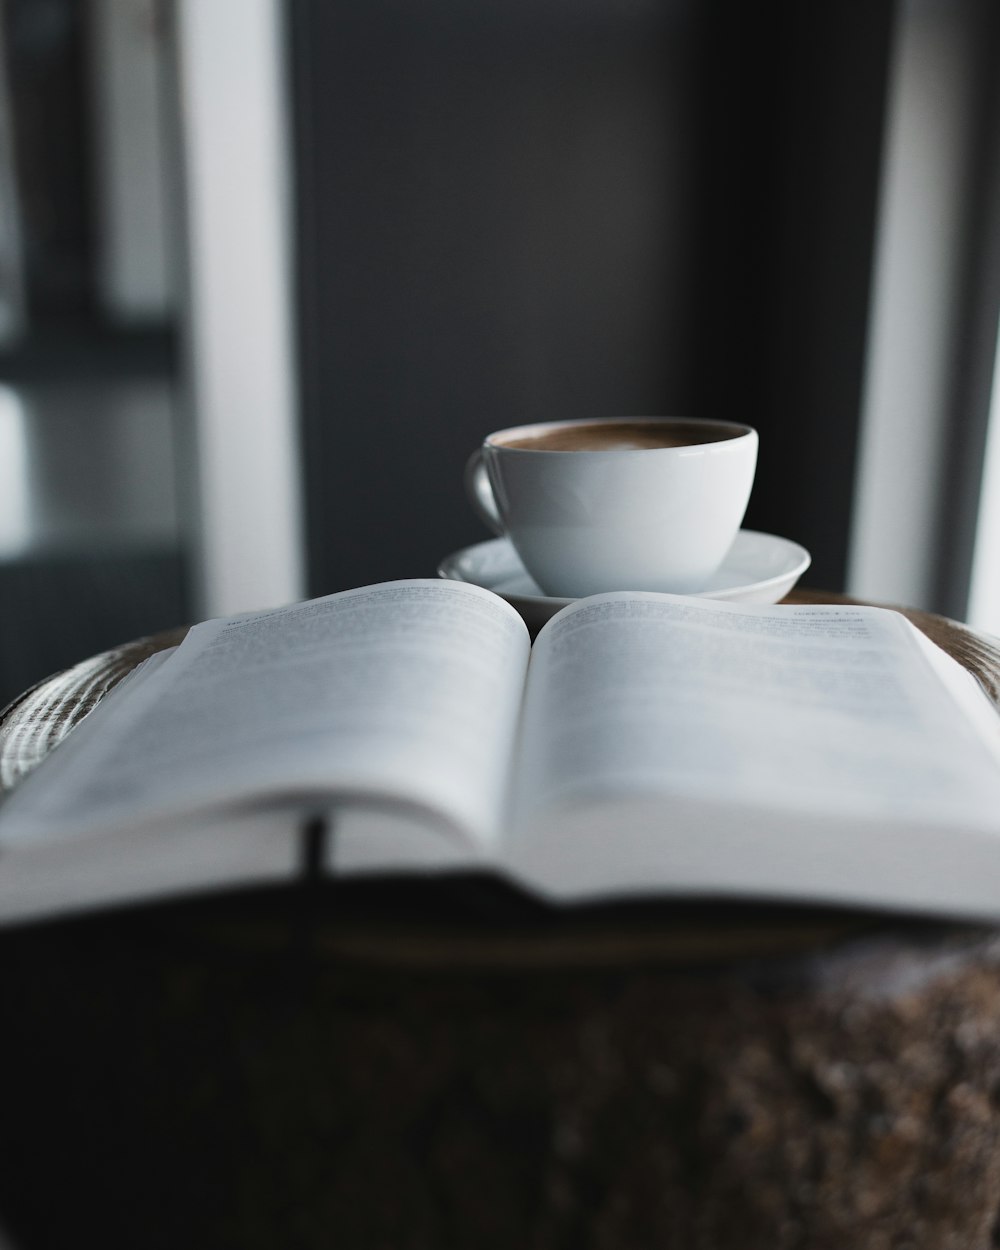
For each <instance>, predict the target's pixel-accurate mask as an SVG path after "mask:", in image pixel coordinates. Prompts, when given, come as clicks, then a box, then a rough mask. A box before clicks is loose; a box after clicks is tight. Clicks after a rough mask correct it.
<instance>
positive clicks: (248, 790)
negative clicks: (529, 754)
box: [0, 580, 530, 919]
mask: <svg viewBox="0 0 1000 1250" xmlns="http://www.w3.org/2000/svg"><path fill="white" fill-rule="evenodd" d="M529 650H530V646H529V639H528V634H527V630H526V629H525V627H524V624H523V622H522V621H521V619H520V617H519V616H518V615H517V613H516V612H514V610H513V609H512V608H510V607H509V606H508V605H507V604H506V603H504V602H503V601H502V600H500V599H498V598H497V597H496V596H494V595H492V594H490V593H489V592H488V591H483V590H480V589H479V588H477V587H472V586H465V585H462V584H459V583H450V582H443V581H432V580H426V581H405V582H389V583H384V584H381V585H377V586H369V587H363V588H360V589H357V590H351V591H345V592H343V593H341V594H336V595H330V596H328V597H326V598H324V599H318V600H312V601H310V602H307V603H302V604H296V605H293V606H291V607H288V608H281V609H277V610H275V611H270V612H262V613H257V614H252V615H247V616H243V617H238V618H233V619H230V620H219V621H208V622H206V623H205V624H203V625H199V626H196V627H195V628H194V629H192V630H191V632H190V633H189V635H188V637H187V638H186V639H185V641H184V643H183V644H182V645H181V647H180V648H179V649H178V650H177V652H176V653H175V654H174V655H173V656H171V658H170V659H169V660H167V661H165V662H164V663H163V664H162V665H160V666H159V667H158V668H156V669H154V671H153V672H152V673H150V675H149V676H147V677H145V678H143V679H141V680H139V681H138V682H136V683H135V685H134V688H132V689H126V690H124V691H123V692H122V693H121V694H120V695H119V696H118V697H115V695H112V696H111V697H110V698H109V699H108V700H107V701H106V703H105V704H104V705H102V706H101V707H98V708H97V709H96V710H95V712H93V713H92V714H91V715H90V716H89V717H88V718H87V720H86V721H84V722H83V724H81V725H80V726H79V727H78V728H77V729H75V730H74V731H73V733H72V734H71V735H70V736H69V737H68V739H67V740H66V741H65V742H64V743H63V744H62V745H61V746H60V747H59V748H58V749H57V750H56V751H55V752H54V753H53V756H52V758H51V759H50V760H47V761H46V762H45V763H44V764H43V765H42V766H41V767H40V768H39V769H38V770H37V771H36V772H35V773H34V774H32V775H31V776H30V777H28V778H27V779H26V780H25V781H24V782H23V783H22V784H21V786H19V787H18V789H17V790H16V791H15V792H14V793H13V794H12V795H11V796H10V798H9V799H8V800H7V801H6V802H5V804H4V806H3V808H2V809H0V919H3V918H4V917H5V916H8V915H9V914H10V913H11V908H12V907H13V908H14V911H15V912H16V914H18V915H21V914H24V912H25V909H26V908H27V909H28V910H30V907H31V906H32V905H33V904H32V903H31V902H30V899H29V900H28V901H25V899H27V897H28V896H29V895H32V889H29V888H28V887H27V886H26V885H24V884H23V883H24V882H25V881H26V880H27V878H26V877H25V873H26V872H27V876H28V877H31V876H32V873H31V871H30V866H29V864H28V861H29V860H34V861H35V862H36V863H37V864H38V865H39V867H41V866H42V863H43V861H44V866H45V874H43V875H46V876H47V877H48V878H51V876H52V874H53V873H55V875H56V876H57V877H59V878H60V879H65V878H67V877H70V878H72V879H71V880H69V881H65V880H64V881H63V885H64V886H65V887H66V888H65V889H61V890H57V891H55V893H57V894H59V896H60V897H64V896H66V895H67V892H68V894H69V895H73V894H74V893H75V892H78V891H75V890H74V882H77V883H79V885H80V889H82V890H83V892H84V893H87V890H88V887H87V886H86V881H85V879H89V878H90V877H91V876H94V875H95V874H96V875H98V876H99V875H100V874H99V872H97V870H96V867H95V872H94V873H91V872H88V871H86V870H85V868H86V866H87V865H88V864H89V865H91V866H92V867H93V866H96V865H98V864H99V863H100V862H101V861H105V860H106V858H107V857H106V856H105V855H103V854H101V848H102V847H107V848H108V849H110V848H111V847H112V846H113V847H114V854H113V860H114V863H113V864H112V867H113V869H114V870H115V871H116V872H117V873H118V875H120V876H122V879H123V882H124V885H123V886H122V887H121V889H117V888H116V890H115V892H116V893H122V892H123V891H128V890H131V891H133V892H138V893H146V892H165V891H171V890H173V889H177V888H179V889H189V888H195V887H196V886H197V884H198V880H199V870H198V868H197V861H199V860H201V861H203V862H204V864H205V873H204V875H205V876H206V877H207V878H208V879H207V880H206V881H205V884H206V885H217V884H219V882H220V881H224V880H226V878H227V873H228V874H229V875H230V876H234V879H235V880H240V879H242V878H243V877H244V876H245V875H247V874H249V875H250V876H251V877H260V876H268V875H270V876H280V875H284V874H285V873H288V872H293V871H294V870H295V864H296V859H297V842H296V835H295V832H294V831H295V817H300V816H301V815H302V813H308V812H315V811H317V810H321V809H323V808H325V807H327V806H332V805H334V804H337V803H340V802H344V803H347V804H351V803H353V802H355V801H357V802H358V803H359V804H361V805H364V804H366V803H372V804H376V805H382V806H386V807H389V808H400V809H403V808H412V809H413V810H416V811H426V812H431V813H433V815H434V817H435V819H436V821H437V822H438V824H439V825H440V826H441V827H442V828H446V829H450V830H451V831H452V835H453V836H454V837H455V838H456V839H457V840H458V841H462V842H464V843H465V845H466V846H467V847H468V848H469V850H470V853H472V854H475V855H482V856H485V857H487V858H488V857H489V856H490V854H491V843H492V841H493V840H494V839H495V838H496V836H497V827H498V823H499V819H500V812H501V808H502V805H503V795H504V792H505V789H506V785H507V773H508V769H509V765H510V758H511V754H512V751H513V742H514V736H515V730H516V724H517V718H518V712H519V708H520V702H521V696H522V689H523V683H524V674H525V670H526V667H527V661H528V654H529ZM282 813H283V815H282ZM269 827H270V828H271V829H272V830H273V831H274V832H273V835H272V837H271V839H270V841H269V838H268V834H267V832H266V831H267V829H268V828H269ZM255 830H256V831H257V833H256V835H255V834H254V831H255ZM254 836H256V837H257V842H255V844H254V846H255V848H256V849H252V848H251V846H250V844H249V841H247V839H252V838H253V837H254ZM223 843H224V844H225V845H222V844H223ZM244 843H245V845H244ZM258 843H259V845H258ZM272 843H273V845H272ZM279 844H280V847H281V849H280V850H279V849H278V847H279ZM241 845H242V847H243V849H242V850H240V849H239V848H240V847H241ZM261 847H263V850H261ZM227 848H231V853H230V850H229V849H227ZM71 850H72V851H73V852H74V853H72V854H71ZM196 850H197V853H195V851H196ZM214 859H218V860H220V861H221V863H220V865H217V866H214V867H213V866H212V863H211V861H213V860H214ZM130 862H131V863H133V864H135V865H136V866H137V867H136V871H135V872H134V873H132V876H131V878H130V876H129V872H128V871H127V866H128V864H129V863H130ZM60 865H63V866H64V867H63V869H60V867H59V866H60ZM140 865H141V866H140ZM240 865H243V867H244V868H245V869H246V873H240V872H239V867H240ZM255 866H256V867H255ZM36 875H37V874H36ZM192 877H193V878H194V880H192ZM133 878H134V879H133ZM138 878H142V882H141V883H140V882H139V881H138V880H137V879H138ZM19 879H20V880H21V881H22V885H21V886H20V887H19V886H18V885H17V882H18V880H19ZM97 884H99V882H98V883H97ZM89 888H90V892H91V893H93V892H94V889H96V886H93V887H89ZM12 890H13V891H14V893H15V894H16V893H18V890H19V891H20V896H21V898H22V901H21V903H20V904H18V905H17V906H15V905H14V902H13V901H12V895H11V891H12ZM42 892H43V893H44V890H43V891H42ZM97 892H98V893H101V892H100V891H97ZM106 893H107V891H106V890H105V891H104V892H103V894H104V895H106ZM82 901H84V902H85V901H86V900H85V899H84V900H82ZM97 901H104V897H103V895H102V898H101V899H100V900H98V899H97V898H96V897H95V898H94V902H97ZM34 905H35V906H37V907H42V906H43V903H42V902H38V901H37V900H36V903H35V904H34Z"/></svg>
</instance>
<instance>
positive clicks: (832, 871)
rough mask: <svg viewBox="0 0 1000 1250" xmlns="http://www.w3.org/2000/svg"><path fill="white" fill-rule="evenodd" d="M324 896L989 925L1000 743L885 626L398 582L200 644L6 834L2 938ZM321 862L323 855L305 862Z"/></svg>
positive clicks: (120, 712) (78, 752) (12, 803)
mask: <svg viewBox="0 0 1000 1250" xmlns="http://www.w3.org/2000/svg"><path fill="white" fill-rule="evenodd" d="M320 817H322V818H324V819H326V820H327V827H328V829H329V836H328V838H327V839H326V842H325V844H324V845H323V847H322V849H321V851H320V852H317V853H320V854H321V857H322V862H323V867H324V868H325V869H327V870H329V871H330V872H331V873H358V872H380V871H393V872H396V871H400V870H406V871H414V872H423V873H431V872H432V873H437V872H447V871H452V870H456V869H462V870H467V869H470V868H473V869H489V870H491V871H495V872H497V873H499V874H501V875H502V876H504V877H506V878H508V879H510V880H512V881H514V882H516V883H519V884H520V885H521V886H523V887H524V888H526V889H527V890H529V891H532V892H534V893H536V894H539V895H541V896H544V897H548V898H551V899H556V900H583V899H593V898H597V897H621V896H631V895H645V896H649V895H684V896H687V897H691V896H701V897H712V898H727V897H728V898H732V897H739V898H759V899H774V900H786V901H787V900H798V901H804V902H809V901H817V902H825V903H833V904H841V903H843V904H849V905H859V906H869V907H872V906H875V907H879V906H880V907H888V908H895V909H902V910H906V911H924V912H928V913H939V914H947V915H961V916H974V917H983V918H996V917H998V916H1000V717H997V715H996V713H995V711H994V709H993V708H992V706H991V704H990V703H989V702H988V700H987V699H986V698H985V697H984V695H983V693H982V691H981V690H980V689H979V687H978V685H977V683H976V682H975V680H974V679H973V678H972V677H971V676H970V675H969V674H968V673H966V672H965V670H964V669H962V668H961V667H960V666H959V665H958V664H956V663H955V662H954V661H953V660H951V659H950V658H949V657H948V656H946V655H945V654H944V653H943V652H941V651H939V650H938V649H937V648H936V647H934V646H933V644H931V643H930V642H928V641H927V640H926V639H925V638H924V637H923V635H921V634H920V633H919V632H918V631H917V630H916V629H915V628H914V627H913V626H912V625H910V623H909V622H908V621H907V620H906V619H905V618H904V617H902V616H900V615H899V614H897V613H894V612H891V611H887V610H882V609H877V608H858V607H846V606H838V607H823V606H817V607H773V608H772V607H757V606H737V605H731V604H726V603H718V602H712V601H710V600H704V599H690V598H683V597H678V596H671V595H654V594H638V593H637V594H611V595H600V596H597V597H594V598H591V599H586V600H581V601H580V602H578V603H575V604H573V605H572V606H570V607H568V608H566V609H564V610H563V611H562V612H560V613H559V614H558V615H557V616H556V617H554V618H553V619H552V620H551V621H550V622H549V623H548V624H547V625H546V627H545V628H544V629H543V630H542V632H541V634H540V635H539V637H538V639H537V641H536V642H535V644H534V646H533V647H532V646H531V644H530V641H529V637H528V633H527V630H526V628H525V626H524V623H523V622H522V621H521V619H520V617H519V616H518V615H517V614H516V612H514V610H513V609H512V608H510V607H509V606H508V605H507V604H506V603H505V602H504V601H503V600H502V599H499V598H498V597H496V596H495V595H493V594H491V593H490V592H488V591H485V590H480V589H479V588H477V587H474V586H469V585H465V584H461V583H458V582H447V581H406V582H391V583H386V584H382V585H377V586H369V587H365V588H362V589H358V590H351V591H346V592H344V593H342V594H336V595H331V596H329V597H327V598H324V599H319V600H314V601H311V602H307V603H302V604H297V605H294V606H292V607H288V608H282V609H279V610H276V611H272V612H265V613H259V614H255V615H248V616H243V617H239V618H235V619H232V620H220V621H209V622H207V623H205V624H203V625H198V626H196V627H195V628H194V629H192V630H191V631H190V633H189V635H188V637H187V638H186V640H185V641H184V643H183V644H182V645H181V646H180V647H179V648H178V649H177V650H176V651H175V652H173V653H170V654H168V655H167V656H166V658H161V657H156V658H155V659H154V661H152V662H151V663H150V664H149V666H148V667H147V668H146V669H145V670H143V671H141V672H140V673H139V674H138V675H136V676H134V677H133V678H131V679H129V680H128V681H127V682H126V683H125V684H124V685H123V687H122V688H120V689H119V690H117V691H115V692H114V693H112V694H111V695H110V696H109V697H108V698H107V699H106V700H105V701H104V702H103V703H102V704H101V705H100V706H99V707H98V708H97V709H96V710H95V711H94V712H92V713H91V714H90V715H89V716H88V717H87V718H86V720H85V721H84V722H83V723H82V724H81V725H80V726H79V727H77V728H76V729H75V730H74V731H73V732H72V733H71V734H70V735H69V737H68V738H67V740H66V741H65V742H64V743H63V744H62V745H61V746H60V747H59V748H57V750H56V751H54V752H53V753H52V755H51V757H50V758H49V759H47V760H46V761H45V762H44V763H43V764H42V765H41V767H40V768H39V769H37V770H36V772H35V773H33V774H32V775H31V776H29V777H28V778H27V779H26V780H25V781H24V782H22V784H21V785H20V786H19V787H18V788H17V789H16V790H15V791H14V792H13V794H12V795H11V796H10V797H9V798H8V800H7V801H6V803H5V804H4V806H3V809H2V810H0V921H10V920H15V919H19V918H24V917H33V916H38V915H43V914H48V913H52V912H56V911H60V910H65V909H74V908H81V907H92V906H96V905H103V904H107V903H111V902H115V901H125V900H128V901H131V900H134V899H136V898H141V897H145V896H155V895H165V894H170V893H178V892H182V891H194V890H205V889H211V888H219V887H225V886H233V885H237V884H247V883H252V882H257V883H259V882H262V881H268V880H279V879H281V878H293V877H294V876H295V875H296V874H298V873H299V872H300V871H301V863H302V854H303V846H302V840H303V836H304V835H303V828H304V827H305V826H307V825H309V824H310V822H312V824H311V827H312V828H313V829H315V828H316V827H317V825H316V821H317V818H320ZM314 850H315V848H314Z"/></svg>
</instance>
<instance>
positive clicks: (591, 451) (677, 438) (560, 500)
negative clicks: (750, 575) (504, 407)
mask: <svg viewBox="0 0 1000 1250" xmlns="http://www.w3.org/2000/svg"><path fill="white" fill-rule="evenodd" d="M756 465H757V434H756V432H755V431H754V430H753V429H751V428H750V427H749V426H747V425H742V424H738V423H736V422H727V421H708V420H698V419H694V418H681V417H605V418H598V419H590V420H580V421H551V422H544V423H541V424H537V425H522V426H514V427H511V428H510V429H506V430H498V431H496V432H495V433H493V434H490V435H488V436H487V437H486V439H485V440H484V442H483V444H482V446H481V447H480V448H479V449H478V450H477V451H476V452H474V453H473V455H472V457H471V458H470V460H469V463H468V465H467V467H466V478H465V480H466V488H467V491H468V494H469V498H470V500H471V502H472V504H473V506H474V508H475V509H476V511H477V512H478V513H479V515H480V516H481V517H482V519H483V521H484V522H485V523H486V524H487V525H488V526H489V527H490V528H491V529H492V530H494V532H496V533H498V534H502V535H506V536H507V537H508V538H509V539H510V540H511V542H512V543H513V545H514V547H515V548H516V550H517V552H518V555H519V556H520V557H521V560H522V561H523V563H524V566H525V568H526V569H527V571H528V572H529V573H530V574H531V576H532V577H533V578H534V580H535V581H536V582H537V584H538V586H539V587H540V589H541V590H542V591H543V593H545V594H548V595H555V596H560V597H566V598H575V597H578V596H583V595H592V594H599V593H600V592H602V591H607V590H659V591H671V592H674V593H678V594H687V593H694V592H697V591H699V590H701V589H702V588H703V587H704V586H705V585H706V583H707V582H708V580H709V579H710V578H711V576H712V574H713V573H715V572H716V571H717V569H718V568H719V566H720V565H721V564H722V561H723V560H724V559H725V556H726V552H727V551H728V550H729V548H730V546H731V545H732V542H733V539H734V538H735V537H736V534H737V532H738V531H739V527H740V523H741V522H742V520H743V515H744V513H745V511H746V506H747V501H748V500H749V497H750V490H751V487H752V485H753V478H754V472H755V470H756Z"/></svg>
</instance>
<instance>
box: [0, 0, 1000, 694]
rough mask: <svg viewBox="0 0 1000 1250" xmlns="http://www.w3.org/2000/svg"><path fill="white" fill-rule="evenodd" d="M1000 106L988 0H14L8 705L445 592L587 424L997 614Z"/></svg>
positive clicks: (10, 24)
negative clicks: (211, 629)
mask: <svg viewBox="0 0 1000 1250" xmlns="http://www.w3.org/2000/svg"><path fill="white" fill-rule="evenodd" d="M998 91H1000V8H998V6H996V5H995V4H993V3H992V2H989V0H857V2H850V3H837V4H828V5H802V4H800V3H795V2H794V0H762V2H761V3H758V4H754V5H746V4H744V3H741V2H739V0H477V2H476V3H475V4H469V3H467V2H466V0H422V2H421V3H420V4H418V5H415V4H413V3H410V2H409V0H364V2H363V3H362V2H361V0H285V2H284V3H282V2H281V0H0V703H2V702H4V701H6V699H9V698H11V697H13V696H14V695H16V694H17V693H18V692H19V691H20V690H22V689H23V688H24V687H26V686H27V685H28V684H29V683H31V682H33V681H36V680H39V679H41V678H42V677H44V676H45V675H46V674H48V673H49V672H51V671H53V670H54V669H57V668H60V667H63V666H66V665H68V664H71V663H73V662H75V661H76V660H78V659H81V658H83V657H85V656H86V655H88V654H91V653H93V652H94V651H98V650H101V649H103V648H106V647H109V646H112V645H114V644H115V643H118V642H122V641H126V640H128V639H130V638H133V637H136V636H138V635H141V634H144V633H149V632H154V631H157V630H161V629H165V628H168V627H170V626H173V625H176V624H182V623H188V622H191V621H193V620H195V619H199V618H201V617H204V616H206V615H216V614H221V613H230V612H235V611H240V610H244V609H250V608H256V607H263V606H270V605H273V604H277V603H281V602H286V601H288V600H291V599H294V598H297V597H301V596H302V595H306V594H309V595H317V594H322V593H326V592H329V591H333V590H338V589H342V588H345V587H347V586H351V585H358V584H363V583H367V582H372V581H377V580H382V579H386V578H391V577H406V576H433V574H434V571H435V568H436V565H437V563H438V561H439V559H440V558H441V557H442V556H444V555H446V554H448V553H449V552H451V551H454V550H455V549H457V548H459V547H461V546H463V545H465V544H467V543H470V542H475V541H478V540H479V539H481V538H484V537H486V535H485V534H484V533H483V532H482V530H481V528H480V527H479V525H478V523H477V522H476V521H475V519H474V518H473V517H472V515H471V513H470V511H469V509H468V507H467V505H466V503H465V500H464V496H463V492H462V485H461V475H462V467H463V464H464V461H465V459H466V456H467V455H468V453H469V452H470V450H471V449H472V448H473V447H474V446H475V445H476V444H477V443H478V442H479V440H480V439H481V438H482V436H483V435H484V434H485V433H487V432H488V431H490V430H491V429H494V428H497V427H500V426H504V425H510V424H516V423H520V422H524V421H535V420H544V419H553V418H563V417H578V416H600V415H614V414H639V413H661V414H678V415H695V416H706V417H711V416H724V417H733V418H735V419H738V420H741V421H748V422H750V423H752V424H754V425H756V426H757V427H758V429H759V431H760V434H761V457H760V468H759V471H758V477H757V484H756V487H755V491H754V496H753V498H752V501H751V505H750V510H749V513H748V516H747V521H746V524H747V525H748V526H749V527H751V528H755V529H763V530H767V531H769V532H773V533H777V534H781V535H783V536H785V537H788V538H792V539H794V540H796V541H798V542H800V543H803V544H804V545H805V546H806V547H808V548H809V549H810V550H811V552H812V553H813V558H814V563H813V568H812V569H811V571H810V574H809V577H808V579H807V580H808V582H809V584H811V585H814V586H820V587H823V588H826V589H830V590H844V589H846V590H849V591H851V592H852V593H855V594H858V595H862V596H865V597H869V598H873V599H876V600H881V601H886V602H905V603H908V604H910V605H912V606H917V607H925V608H930V609H932V610H936V611H941V612H944V613H947V614H948V615H951V616H953V617H956V618H958V619H963V620H968V621H970V622H972V623H974V624H975V625H977V626H978V627H980V628H984V629H987V630H990V631H993V632H1000V418H996V417H994V415H993V413H994V409H995V408H996V407H997V405H996V403H995V401H994V394H993V392H994V379H995V376H996V374H997V371H996V369H995V361H996V355H997V326H998V309H1000V98H998Z"/></svg>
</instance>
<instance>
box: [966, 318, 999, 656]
mask: <svg viewBox="0 0 1000 1250" xmlns="http://www.w3.org/2000/svg"><path fill="white" fill-rule="evenodd" d="M967 620H968V622H969V624H970V625H972V626H973V627H974V628H975V629H982V630H986V631H987V632H989V633H991V634H996V635H998V636H1000V338H998V340H997V354H996V358H995V363H994V365H993V392H992V395H991V397H990V424H989V431H988V433H987V436H986V454H985V456H984V457H983V476H982V482H981V485H980V489H979V514H978V518H977V521H976V542H975V547H974V548H973V552H972V576H971V578H970V581H969V610H968V615H967Z"/></svg>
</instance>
